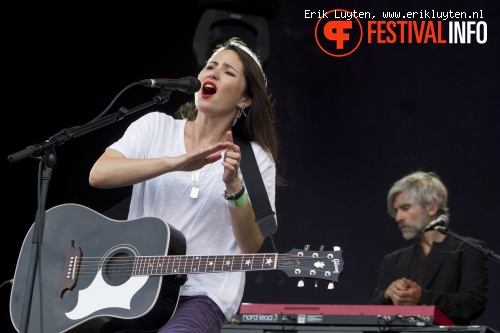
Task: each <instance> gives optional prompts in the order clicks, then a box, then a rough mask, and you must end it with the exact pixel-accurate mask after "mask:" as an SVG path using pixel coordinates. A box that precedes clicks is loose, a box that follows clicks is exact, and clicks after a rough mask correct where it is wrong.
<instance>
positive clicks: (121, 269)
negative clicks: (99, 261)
mask: <svg viewBox="0 0 500 333" xmlns="http://www.w3.org/2000/svg"><path fill="white" fill-rule="evenodd" d="M131 257H132V254H131V253H124V252H120V253H115V254H114V255H113V256H112V257H109V258H108V259H107V260H106V261H105V262H104V265H103V278H104V280H105V281H106V282H107V283H108V284H110V285H112V286H118V285H121V284H123V283H125V282H126V281H127V280H128V279H129V278H130V277H131V276H132V270H133V268H134V261H133V260H132V259H129V260H126V259H127V258H131Z"/></svg>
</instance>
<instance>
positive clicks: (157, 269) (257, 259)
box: [132, 253, 278, 276]
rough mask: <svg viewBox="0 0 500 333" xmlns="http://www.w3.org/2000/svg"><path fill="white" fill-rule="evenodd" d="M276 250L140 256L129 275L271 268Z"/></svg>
mask: <svg viewBox="0 0 500 333" xmlns="http://www.w3.org/2000/svg"><path fill="white" fill-rule="evenodd" d="M277 261H278V254H276V253H263V254H239V255H211V256H198V255H192V256H191V255H182V256H181V255H178V256H175V255H173V256H140V257H136V258H135V262H134V269H133V273H132V275H136V276H138V275H174V274H188V273H189V274H193V273H221V272H244V271H263V270H275V269H276V267H277Z"/></svg>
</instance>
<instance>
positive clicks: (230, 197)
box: [223, 185, 245, 200]
mask: <svg viewBox="0 0 500 333" xmlns="http://www.w3.org/2000/svg"><path fill="white" fill-rule="evenodd" d="M243 193H245V185H241V187H240V189H239V190H238V191H236V192H234V193H231V194H227V193H226V190H224V194H223V196H224V199H226V200H238V199H239V198H240V197H241V196H242V195H243Z"/></svg>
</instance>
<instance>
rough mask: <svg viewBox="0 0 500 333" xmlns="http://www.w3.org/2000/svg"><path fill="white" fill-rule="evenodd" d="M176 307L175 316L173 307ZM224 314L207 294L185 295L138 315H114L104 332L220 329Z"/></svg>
mask: <svg viewBox="0 0 500 333" xmlns="http://www.w3.org/2000/svg"><path fill="white" fill-rule="evenodd" d="M174 310H175V313H174V315H173V316H172V311H174ZM224 320H225V317H224V314H223V313H222V311H221V310H220V308H219V307H218V306H217V304H215V303H214V301H212V300H211V299H210V298H209V297H207V296H181V297H180V299H179V302H178V304H177V308H175V306H172V305H170V306H165V305H163V306H159V305H156V306H155V307H153V309H151V311H150V312H148V313H147V314H145V315H144V316H142V317H140V318H136V319H119V318H111V319H110V321H109V322H107V323H106V324H104V325H103V326H102V327H101V329H100V330H99V332H100V333H139V332H141V333H146V332H149V333H220V332H221V331H222V325H223V324H224Z"/></svg>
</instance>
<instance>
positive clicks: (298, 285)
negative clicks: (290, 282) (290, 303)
mask: <svg viewBox="0 0 500 333" xmlns="http://www.w3.org/2000/svg"><path fill="white" fill-rule="evenodd" d="M303 286H304V279H300V281H299V283H297V287H299V288H302V287H303Z"/></svg>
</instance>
